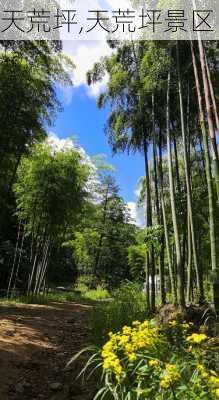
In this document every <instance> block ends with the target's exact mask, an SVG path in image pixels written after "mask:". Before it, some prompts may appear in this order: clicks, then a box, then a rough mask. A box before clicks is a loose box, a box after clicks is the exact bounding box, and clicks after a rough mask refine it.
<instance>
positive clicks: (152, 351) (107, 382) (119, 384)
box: [83, 320, 219, 400]
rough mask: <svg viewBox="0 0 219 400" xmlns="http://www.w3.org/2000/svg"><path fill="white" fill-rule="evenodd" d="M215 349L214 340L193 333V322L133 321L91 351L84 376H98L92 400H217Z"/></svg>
mask: <svg viewBox="0 0 219 400" xmlns="http://www.w3.org/2000/svg"><path fill="white" fill-rule="evenodd" d="M218 348H219V340H218V339H216V338H210V337H208V336H207V335H206V334H205V333H200V332H194V328H193V324H192V323H190V324H188V323H186V322H183V323H181V322H179V321H176V320H173V321H170V322H169V323H168V324H165V325H162V326H158V324H157V322H156V321H155V320H150V321H149V320H145V321H144V322H139V321H134V322H133V323H132V325H130V326H124V327H123V328H122V329H121V330H120V331H118V332H116V333H112V332H110V333H109V336H108V340H107V341H106V343H105V344H104V345H103V346H99V347H98V348H95V349H94V348H93V349H92V356H91V358H90V359H89V360H88V362H87V363H86V365H85V367H84V369H83V374H85V375H86V374H87V376H91V375H92V374H93V373H94V372H95V373H96V371H97V370H99V372H100V374H99V375H97V376H99V383H100V389H99V391H98V392H97V394H96V397H95V400H96V399H103V398H105V396H106V398H107V399H114V400H146V399H154V400H215V399H216V398H219V375H218V366H219V353H218Z"/></svg>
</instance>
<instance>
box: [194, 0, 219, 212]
mask: <svg viewBox="0 0 219 400" xmlns="http://www.w3.org/2000/svg"><path fill="white" fill-rule="evenodd" d="M193 8H194V9H196V2H195V0H193ZM196 20H197V15H196ZM197 35H198V48H199V55H200V63H201V71H202V80H203V85H204V97H205V105H206V111H207V121H208V128H209V135H210V142H211V156H212V161H213V165H214V175H215V176H214V178H215V185H216V191H217V201H218V205H219V157H218V149H217V139H216V132H215V129H214V122H213V115H212V109H211V94H210V88H209V81H208V75H207V66H206V58H205V49H204V44H203V41H202V38H201V33H200V32H197Z"/></svg>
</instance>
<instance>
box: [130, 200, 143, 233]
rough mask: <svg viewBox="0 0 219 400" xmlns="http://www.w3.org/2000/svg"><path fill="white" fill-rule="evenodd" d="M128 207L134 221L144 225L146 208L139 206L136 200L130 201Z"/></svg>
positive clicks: (138, 224)
mask: <svg viewBox="0 0 219 400" xmlns="http://www.w3.org/2000/svg"><path fill="white" fill-rule="evenodd" d="M127 204H128V208H129V210H130V215H131V219H132V221H131V222H132V223H134V224H136V225H137V226H139V227H143V226H144V224H145V219H144V210H143V209H141V208H139V207H138V206H137V203H136V202H134V201H129V202H128V203H127Z"/></svg>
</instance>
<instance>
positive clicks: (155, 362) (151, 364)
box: [148, 360, 160, 368]
mask: <svg viewBox="0 0 219 400" xmlns="http://www.w3.org/2000/svg"><path fill="white" fill-rule="evenodd" d="M148 365H149V367H152V368H156V367H158V366H159V365H160V362H159V360H149V361H148Z"/></svg>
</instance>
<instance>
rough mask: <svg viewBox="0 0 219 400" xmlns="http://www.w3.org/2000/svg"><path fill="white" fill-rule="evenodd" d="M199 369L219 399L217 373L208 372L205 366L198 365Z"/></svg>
mask: <svg viewBox="0 0 219 400" xmlns="http://www.w3.org/2000/svg"><path fill="white" fill-rule="evenodd" d="M197 369H198V371H199V372H200V374H201V376H202V378H203V379H205V380H206V381H207V382H208V384H209V385H210V387H211V388H212V390H213V392H214V393H215V395H216V397H218V398H219V376H218V375H217V373H216V372H215V371H212V370H210V371H207V370H206V368H205V366H204V365H203V364H198V365H197Z"/></svg>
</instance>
